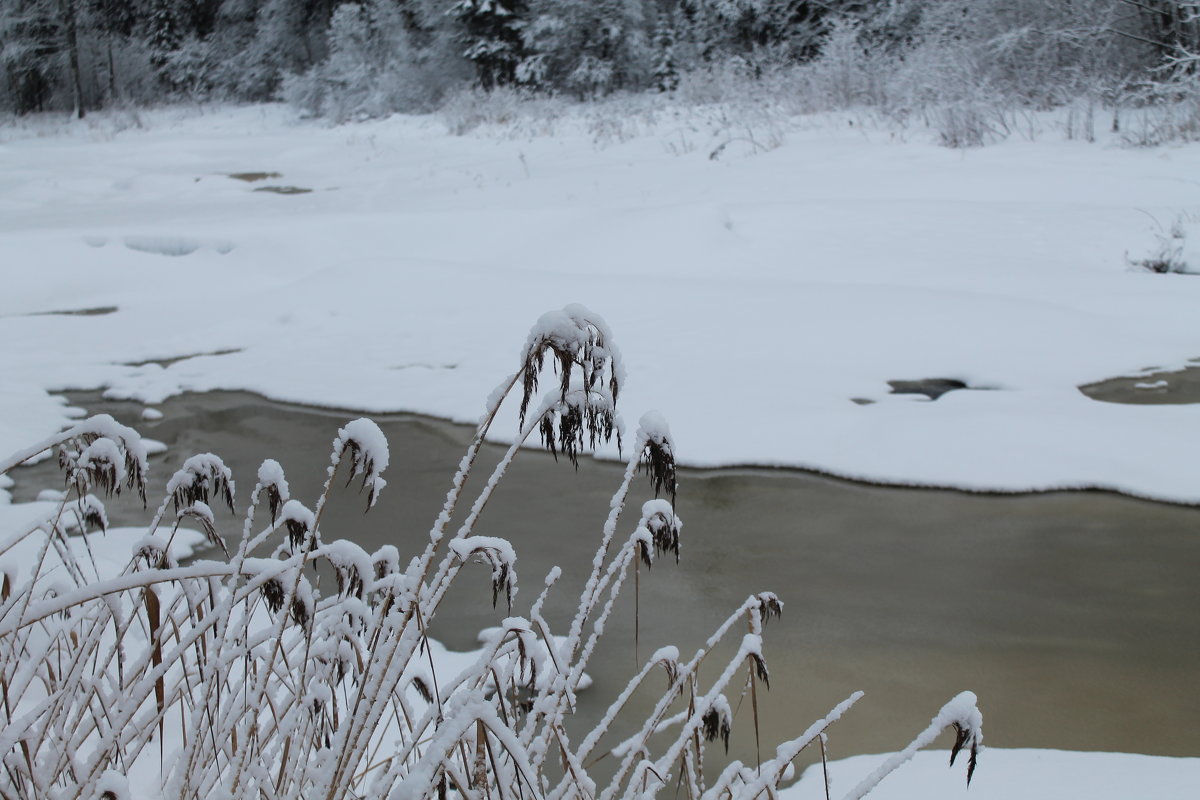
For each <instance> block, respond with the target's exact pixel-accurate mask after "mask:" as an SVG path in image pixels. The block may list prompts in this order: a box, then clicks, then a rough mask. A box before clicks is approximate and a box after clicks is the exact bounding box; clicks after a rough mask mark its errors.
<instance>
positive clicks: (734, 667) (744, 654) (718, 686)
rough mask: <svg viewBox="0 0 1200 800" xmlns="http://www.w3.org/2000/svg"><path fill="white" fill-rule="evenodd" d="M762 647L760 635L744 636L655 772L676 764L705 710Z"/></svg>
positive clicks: (655, 767) (697, 728)
mask: <svg viewBox="0 0 1200 800" xmlns="http://www.w3.org/2000/svg"><path fill="white" fill-rule="evenodd" d="M761 649H762V639H761V638H759V637H758V636H755V635H754V634H747V635H746V636H744V637H743V638H742V644H741V646H740V647H739V648H738V651H737V654H736V655H734V657H733V658H732V659H730V660H729V663H728V664H726V665H725V669H724V671H722V672H721V675H720V677H718V678H717V680H715V681H714V682H713V684H712V687H711V688H710V689H709V690H708V694H706V695H704V697H702V698H701V699H700V700H699V701H698V702H697V703H696V708H697V712H698V713H694V714H692V715H691V716H690V717H689V718H688V720H687V722H685V723H684V726H683V730H681V731H680V732H679V736H678V737H677V738H676V740H675V743H674V744H672V745H671V746H670V747H669V748H668V749H667V751H666V752H665V753H664V754H663V755H662V757H660V758H659V759H658V761H656V762H654V769H655V772H657V773H658V774H660V775H666V774H667V771H668V770H669V769H670V768H671V765H672V764H674V763H675V762H676V761H677V760H678V759H679V757H680V755H681V754H682V753H683V749H684V748H685V747H686V746H687V744H688V742H689V741H690V740H691V738H692V736H693V735H694V734H695V733H696V732H697V731H699V730H700V727H701V726H702V725H703V724H704V719H703V718H704V712H705V711H707V710H708V709H709V708H711V707H712V705H713V703H714V702H716V699H717V697H718V696H719V695H720V694H721V693H722V692H723V691H724V690H725V687H726V686H728V685H729V682H730V681H731V680H732V679H733V676H734V675H735V674H736V673H737V672H738V670H739V669H740V668H741V666H742V664H743V663H744V662H745V661H746V659H748V658H749V657H750V656H751V655H752V654H754V653H757V652H759V651H760V650H761ZM644 771H645V766H642V767H641V768H640V772H642V773H644ZM638 779H639V774H638V773H634V776H633V782H634V783H636V782H637V780H638Z"/></svg>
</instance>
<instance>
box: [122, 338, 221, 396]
mask: <svg viewBox="0 0 1200 800" xmlns="http://www.w3.org/2000/svg"><path fill="white" fill-rule="evenodd" d="M240 352H242V348H240V347H233V348H230V349H227V350H212V351H210V352H207V353H191V354H189V355H186V356H175V357H174V358H148V359H146V360H145V361H130V362H128V363H127V364H125V366H127V367H144V366H147V365H148V364H157V365H158V366H160V367H169V366H171V365H172V364H178V363H180V362H181V361H187V360H188V359H191V358H202V357H204V356H228V355H233V354H234V353H240ZM104 402H108V401H104Z"/></svg>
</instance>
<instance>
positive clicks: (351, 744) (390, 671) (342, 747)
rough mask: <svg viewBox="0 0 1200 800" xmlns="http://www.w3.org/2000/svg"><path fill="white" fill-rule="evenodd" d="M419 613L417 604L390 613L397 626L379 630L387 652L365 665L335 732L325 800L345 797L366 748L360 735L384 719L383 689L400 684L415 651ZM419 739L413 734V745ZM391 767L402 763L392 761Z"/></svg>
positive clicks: (376, 656) (365, 734) (369, 730)
mask: <svg viewBox="0 0 1200 800" xmlns="http://www.w3.org/2000/svg"><path fill="white" fill-rule="evenodd" d="M418 613H421V612H420V611H419V610H418V604H417V603H416V602H413V603H410V604H409V607H408V608H407V609H406V610H405V611H404V612H403V613H400V612H397V611H393V612H391V616H393V617H401V619H400V621H399V624H394V623H388V624H386V625H385V627H382V628H381V630H382V631H383V633H384V636H383V637H382V638H383V639H384V641H386V642H387V648H388V649H387V652H386V654H383V655H373V657H372V658H371V660H370V661H369V662H368V669H367V672H366V674H364V675H363V677H362V679H361V681H360V683H359V687H358V692H357V694H356V695H355V703H354V707H353V709H352V710H351V714H350V722H349V724H347V725H346V726H344V728H343V731H344V732H343V731H338V733H337V736H336V737H335V739H334V747H333V750H334V752H336V753H337V757H336V761H335V764H334V768H333V771H332V773H331V777H330V779H329V785H328V791H327V793H326V797H327V800H336V798H339V797H341V796H343V795H344V791H339V789H344V788H345V787H344V786H343V784H345V783H347V781H348V780H349V779H350V777H351V776H352V774H353V773H352V769H351V765H352V762H353V760H354V759H357V758H360V757H361V754H362V749H363V748H364V747H365V746H366V744H367V743H366V742H364V741H363V736H366V737H368V740H369V738H370V733H371V731H373V730H374V729H375V726H376V725H377V724H378V722H379V719H380V718H381V717H382V716H383V712H384V705H385V704H384V703H383V702H382V701H381V700H380V697H382V696H383V695H384V694H386V692H385V690H384V688H383V687H385V686H387V687H392V686H395V684H396V682H397V681H399V679H400V676H401V674H402V673H403V671H404V667H405V665H406V664H408V663H409V660H410V659H411V658H412V656H413V653H414V652H416V649H417V647H418V644H419V642H420V638H419V637H418V636H415V635H412V634H410V633H409V631H410V630H412V628H411V627H410V626H411V625H412V623H413V617H414V616H415V615H416V614H418ZM418 738H419V736H418V733H417V731H416V730H414V731H413V743H414V746H415V742H416V740H417V739H418ZM393 763H394V764H398V763H403V761H399V762H393Z"/></svg>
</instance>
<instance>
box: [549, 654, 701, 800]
mask: <svg viewBox="0 0 1200 800" xmlns="http://www.w3.org/2000/svg"><path fill="white" fill-rule="evenodd" d="M678 656H679V651H678V650H676V649H675V648H673V647H664V648H663V649H662V650H659V651H658V652H657V653H655V654H654V655H653V656H651V657H650V660H649V661H647V662H646V664H645V665H644V666H643V667H642V668H641V670H639V671H638V673H637V675H634V676H633V678H632V679H631V680H630V681H629V683H627V684H625V688H624V689H623V690H622V691H621V693H620V694H619V695H618V696H617V698H616V700H614V701H613V702H612V703H611V704H610V705H609V707H608V709H607V710H606V711H605V712H604V716H603V717H602V718H601V719H600V721H599V722H598V723H596V726H595V727H593V728H592V730H591V731H589V732H588V734H587V736H585V737H584V739H583V741H582V742H581V743H580V744H579V748H578V749H577V750H576V751H575V760H576V761H578V762H579V763H584V762H586V761H587V759H588V757H589V756H591V754H592V751H593V750H595V749H596V745H597V744H599V743H600V739H601V738H602V737H603V736H604V734H605V733H606V732H607V731H608V729H609V728H610V727H611V726H612V723H613V721H614V720H615V719H616V718H617V715H618V714H619V713H621V710H622V709H623V708H624V707H625V704H626V703H628V702H629V698H630V697H632V696H633V693H634V692H636V691H637V690H638V689H639V688H640V687H641V685H642V683H643V682H644V681H645V680H646V678H647V677H648V676H649V675H650V673H651V671H652V670H653V669H654V668H655V667H656V666H659V665H660V664H664V663H667V662H668V661H672V662H673V661H675V660H676V659H677V658H678ZM565 789H566V784H565V783H560V784H559V786H558V788H557V789H556V790H555V791H554V793H552V794H551V795H549V797H548V800H557V798H559V797H560V796H561V793H562V792H563V791H565Z"/></svg>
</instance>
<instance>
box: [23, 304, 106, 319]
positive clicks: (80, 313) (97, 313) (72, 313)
mask: <svg viewBox="0 0 1200 800" xmlns="http://www.w3.org/2000/svg"><path fill="white" fill-rule="evenodd" d="M117 311H118V308H117V307H116V306H94V307H92V308H69V309H64V310H62V311H35V312H33V313H32V314H26V315H25V316H28V317H105V316H108V315H109V314H115V313H117Z"/></svg>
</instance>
